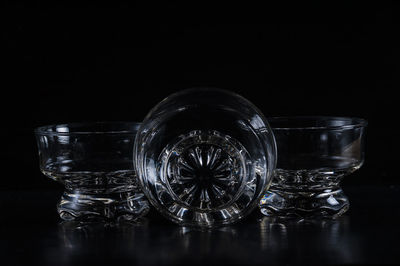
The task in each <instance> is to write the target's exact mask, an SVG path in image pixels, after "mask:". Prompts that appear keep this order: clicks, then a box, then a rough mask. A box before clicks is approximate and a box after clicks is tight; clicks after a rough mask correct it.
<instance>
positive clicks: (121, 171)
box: [35, 122, 149, 220]
mask: <svg viewBox="0 0 400 266" xmlns="http://www.w3.org/2000/svg"><path fill="white" fill-rule="evenodd" d="M139 126H140V123H134V122H94V123H70V124H62V125H50V126H43V127H39V128H36V129H35V135H36V139H37V145H38V151H39V163H40V170H41V171H42V172H43V174H45V175H46V176H48V177H50V178H51V179H53V180H56V181H58V182H60V183H62V184H63V185H64V186H65V191H64V194H63V195H62V197H61V200H60V201H59V203H58V205H57V210H58V213H59V215H60V217H61V218H62V219H64V220H93V219H95V220H97V219H100V220H103V219H111V220H114V219H121V218H122V219H127V220H132V219H136V218H137V217H139V216H142V215H144V214H146V213H147V211H148V210H149V204H148V202H147V200H146V199H145V196H144V194H143V193H142V192H141V191H140V189H139V187H138V185H137V181H136V174H135V171H134V166H133V160H132V155H133V146H134V140H135V136H136V132H137V130H138V128H139Z"/></svg>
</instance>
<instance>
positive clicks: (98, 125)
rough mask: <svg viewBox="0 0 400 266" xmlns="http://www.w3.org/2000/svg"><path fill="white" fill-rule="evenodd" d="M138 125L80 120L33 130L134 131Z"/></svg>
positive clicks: (104, 132)
mask: <svg viewBox="0 0 400 266" xmlns="http://www.w3.org/2000/svg"><path fill="white" fill-rule="evenodd" d="M140 125H141V123H138V122H82V123H68V124H60V125H48V126H42V127H38V128H36V130H35V132H36V134H57V135H70V134H109V133H111V134H116V133H136V132H137V131H138V129H139V127H140Z"/></svg>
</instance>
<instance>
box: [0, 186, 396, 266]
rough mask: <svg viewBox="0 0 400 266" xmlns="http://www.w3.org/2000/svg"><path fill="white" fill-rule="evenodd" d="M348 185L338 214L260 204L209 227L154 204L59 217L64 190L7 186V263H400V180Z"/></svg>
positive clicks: (2, 243)
mask: <svg viewBox="0 0 400 266" xmlns="http://www.w3.org/2000/svg"><path fill="white" fill-rule="evenodd" d="M344 190H345V192H346V194H347V195H348V196H349V198H350V202H351V208H350V210H349V211H348V212H347V214H346V215H345V216H343V217H341V218H339V219H337V220H286V221H284V220H277V219H273V218H267V217H263V216H261V215H260V214H259V212H258V210H256V211H255V212H254V213H253V214H252V215H251V216H250V217H248V218H246V219H245V220H243V221H242V222H240V223H238V224H235V225H232V226H228V227H221V228H217V229H214V230H208V231H200V230H195V229H192V228H187V227H180V226H177V225H175V224H172V223H170V222H168V221H167V220H165V219H164V218H163V217H161V216H160V215H158V213H157V212H156V211H154V210H152V211H151V212H150V213H149V214H148V215H147V216H146V218H144V219H142V220H140V221H138V222H137V223H126V222H125V223H120V224H111V223H109V224H104V223H97V224H90V225H89V224H78V223H74V222H61V221H60V220H59V218H58V216H57V213H56V210H55V204H56V201H57V199H58V197H59V196H60V193H61V191H54V190H43V191H38V190H35V191H29V190H23V191H10V190H5V191H4V190H3V191H0V195H1V197H0V199H1V201H0V202H1V205H0V206H1V210H2V212H1V213H2V215H1V220H0V223H1V227H0V228H1V229H0V230H1V240H0V254H1V259H2V262H3V263H2V265H36V264H37V265H84V264H86V265H87V264H96V265H109V264H111V262H112V264H113V265H125V264H127V265H148V264H158V265H159V264H173V265H176V264H187V265H192V264H207V265H209V264H214V265H217V264H219V265H220V264H224V265H226V264H240V265H241V264H250V265H251V264H253V265H254V264H263V265H276V264H278V265H292V264H307V265H309V264H318V265H321V264H364V263H368V264H369V263H373V264H380V263H400V244H399V238H400V211H399V210H400V201H399V191H400V186H379V187H372V186H369V187H367V186H359V187H357V186H350V187H344ZM4 262H6V263H5V264H4Z"/></svg>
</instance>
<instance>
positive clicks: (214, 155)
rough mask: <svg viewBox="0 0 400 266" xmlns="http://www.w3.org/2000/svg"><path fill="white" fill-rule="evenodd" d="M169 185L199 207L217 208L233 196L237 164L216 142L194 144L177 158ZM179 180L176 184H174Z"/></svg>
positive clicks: (185, 200) (183, 197)
mask: <svg viewBox="0 0 400 266" xmlns="http://www.w3.org/2000/svg"><path fill="white" fill-rule="evenodd" d="M176 167H177V175H176V176H171V177H170V186H171V188H172V190H173V191H174V193H175V195H177V196H178V197H179V198H180V200H182V201H184V202H186V203H187V204H188V205H191V206H196V207H198V208H199V209H211V208H218V207H219V206H221V205H224V204H226V203H227V202H229V200H231V199H232V196H231V195H230V192H232V191H234V190H235V188H236V187H237V185H238V180H239V179H240V177H239V176H238V173H239V172H240V170H239V169H240V166H239V165H238V162H237V161H236V160H235V159H233V158H232V157H229V155H227V153H226V152H225V151H223V150H222V149H221V148H220V147H218V146H212V145H196V146H194V147H191V148H190V149H188V150H187V151H186V152H185V153H184V154H182V157H180V158H179V159H178V163H177V166H176ZM175 184H179V185H178V186H174V185H175Z"/></svg>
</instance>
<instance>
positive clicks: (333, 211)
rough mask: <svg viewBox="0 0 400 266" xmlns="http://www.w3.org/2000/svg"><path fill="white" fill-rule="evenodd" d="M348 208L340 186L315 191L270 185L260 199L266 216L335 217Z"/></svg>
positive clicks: (347, 201) (262, 210)
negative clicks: (277, 187) (278, 187)
mask: <svg viewBox="0 0 400 266" xmlns="http://www.w3.org/2000/svg"><path fill="white" fill-rule="evenodd" d="M348 209H349V200H348V198H347V197H346V195H345V194H344V193H343V190H342V189H341V188H340V187H336V188H329V189H322V190H315V191H286V190H282V189H279V190H278V189H274V188H273V187H271V188H270V189H269V190H268V191H267V193H266V194H265V195H264V196H263V198H262V199H261V200H260V210H261V213H262V214H264V215H266V216H279V217H309V218H318V217H321V218H337V217H339V216H341V215H342V214H344V213H345V212H346V211H347V210H348Z"/></svg>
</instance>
